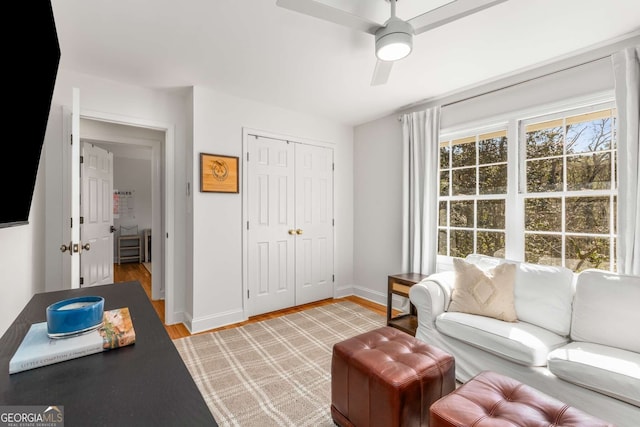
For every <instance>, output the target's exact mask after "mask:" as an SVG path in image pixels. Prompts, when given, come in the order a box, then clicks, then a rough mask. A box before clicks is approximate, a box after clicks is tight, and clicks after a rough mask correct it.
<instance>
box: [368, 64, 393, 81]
mask: <svg viewBox="0 0 640 427" xmlns="http://www.w3.org/2000/svg"><path fill="white" fill-rule="evenodd" d="M392 67H393V61H381V60H379V59H378V62H376V68H374V70H373V77H372V78H371V86H379V85H383V84H385V83H386V82H387V80H389V74H391V68H392Z"/></svg>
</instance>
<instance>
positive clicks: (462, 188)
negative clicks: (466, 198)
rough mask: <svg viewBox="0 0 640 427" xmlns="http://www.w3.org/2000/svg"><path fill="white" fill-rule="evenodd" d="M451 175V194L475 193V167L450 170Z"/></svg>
mask: <svg viewBox="0 0 640 427" xmlns="http://www.w3.org/2000/svg"><path fill="white" fill-rule="evenodd" d="M451 173H452V175H453V188H452V195H453V196H458V195H461V194H476V168H464V169H456V170H453V171H451Z"/></svg>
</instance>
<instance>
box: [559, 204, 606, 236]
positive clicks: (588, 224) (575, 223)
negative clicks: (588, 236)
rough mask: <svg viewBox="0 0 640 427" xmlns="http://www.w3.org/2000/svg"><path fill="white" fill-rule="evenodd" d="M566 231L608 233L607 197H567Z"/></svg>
mask: <svg viewBox="0 0 640 427" xmlns="http://www.w3.org/2000/svg"><path fill="white" fill-rule="evenodd" d="M566 212H567V214H566V224H567V225H566V231H568V232H574V233H598V234H607V233H609V198H608V197H567V209H566Z"/></svg>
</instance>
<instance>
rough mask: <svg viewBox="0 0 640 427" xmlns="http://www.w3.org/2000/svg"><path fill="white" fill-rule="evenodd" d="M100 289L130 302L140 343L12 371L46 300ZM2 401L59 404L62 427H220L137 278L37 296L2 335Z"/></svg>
mask: <svg viewBox="0 0 640 427" xmlns="http://www.w3.org/2000/svg"><path fill="white" fill-rule="evenodd" d="M82 295H100V296H102V297H104V299H105V307H104V308H105V310H110V309H114V308H119V307H129V311H130V312H131V317H132V320H133V327H134V328H135V331H136V343H135V344H133V345H130V346H127V347H122V348H118V349H114V350H111V351H106V352H103V353H98V354H92V355H89V356H84V357H80V358H78V359H73V360H67V361H64V362H61V363H56V364H54V365H49V366H43V367H40V368H36V369H31V370H28V371H23V372H19V373H16V374H11V375H9V360H10V359H11V357H12V356H13V354H14V353H15V351H16V349H17V348H18V346H19V345H20V343H21V342H22V338H23V337H24V335H25V334H26V333H27V330H28V329H29V327H30V326H31V324H33V323H37V322H44V321H46V317H45V310H46V307H47V306H48V305H50V304H52V303H54V302H56V301H60V300H63V299H67V298H72V297H77V296H82ZM0 371H2V373H0V405H59V406H63V407H64V421H65V426H67V427H74V426H97V425H104V426H119V427H121V426H148V425H153V426H187V425H189V426H217V423H216V421H215V420H214V418H213V415H212V414H211V411H210V410H209V408H208V407H207V405H206V403H205V401H204V399H203V397H202V395H201V394H200V391H199V390H198V388H197V386H196V384H195V382H194V381H193V378H192V377H191V374H190V373H189V371H188V370H187V367H186V366H185V364H184V362H183V361H182V358H181V357H180V354H179V353H178V351H177V350H176V348H175V346H174V345H173V343H172V342H171V339H170V338H169V335H168V334H167V332H166V330H165V328H164V326H163V325H162V322H161V321H160V319H159V318H158V315H157V314H156V312H155V311H154V309H153V306H152V305H151V302H150V301H149V299H148V297H147V295H146V294H145V292H144V290H143V288H142V286H141V285H140V283H139V282H137V281H136V282H127V283H118V284H111V285H103V286H93V287H90V288H82V289H73V290H65V291H57V292H44V293H39V294H36V295H34V296H33V297H32V298H31V301H29V303H28V304H27V305H26V306H25V308H24V309H23V310H22V312H21V313H20V315H18V317H17V318H16V320H15V321H14V322H13V323H12V324H11V326H10V327H9V329H8V330H7V332H6V333H5V334H4V335H3V336H2V338H0Z"/></svg>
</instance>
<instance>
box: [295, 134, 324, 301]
mask: <svg viewBox="0 0 640 427" xmlns="http://www.w3.org/2000/svg"><path fill="white" fill-rule="evenodd" d="M295 152H296V191H295V212H296V231H297V234H296V305H300V304H306V303H308V302H313V301H318V300H321V299H326V298H331V297H333V150H332V149H330V148H326V147H319V146H313V145H306V144H295Z"/></svg>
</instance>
